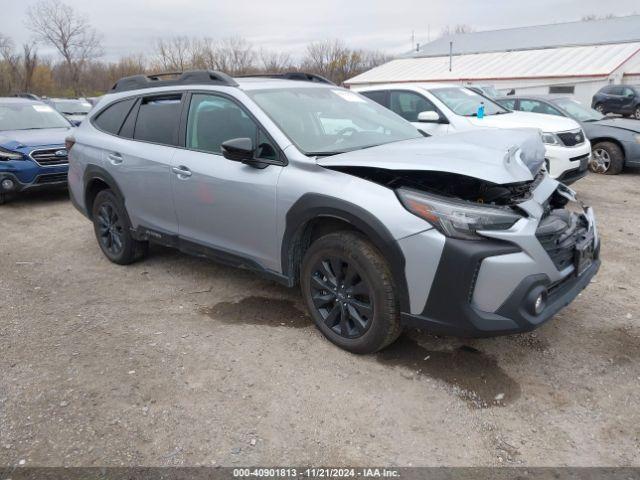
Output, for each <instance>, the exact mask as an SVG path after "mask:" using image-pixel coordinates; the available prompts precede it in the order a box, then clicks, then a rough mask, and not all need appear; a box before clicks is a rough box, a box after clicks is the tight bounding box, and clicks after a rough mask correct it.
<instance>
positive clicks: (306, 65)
mask: <svg viewBox="0 0 640 480" xmlns="http://www.w3.org/2000/svg"><path fill="white" fill-rule="evenodd" d="M388 60H389V57H387V56H386V55H384V54H382V53H380V52H371V51H367V50H353V49H351V48H349V47H347V46H346V45H345V44H344V43H343V42H342V41H340V40H324V41H321V42H313V43H310V44H309V45H307V51H306V55H305V57H304V59H303V61H302V64H301V68H302V69H303V70H305V71H308V72H310V73H317V74H319V75H322V76H324V77H327V78H328V79H329V80H331V81H333V82H335V83H337V84H341V83H343V82H344V81H345V80H347V79H349V78H351V77H354V76H356V75H358V74H359V73H362V72H364V71H365V70H369V69H370V68H373V67H375V66H378V65H380V64H382V63H385V62H386V61H388Z"/></svg>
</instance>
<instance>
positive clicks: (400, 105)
mask: <svg viewBox="0 0 640 480" xmlns="http://www.w3.org/2000/svg"><path fill="white" fill-rule="evenodd" d="M389 101H390V108H391V110H392V111H393V112H395V113H397V114H398V115H400V116H401V117H402V118H404V119H405V120H407V121H409V122H417V121H418V114H419V113H420V112H437V111H438V110H437V109H436V107H435V105H434V104H433V103H431V101H429V100H428V99H426V98H425V97H423V96H422V95H420V94H418V93H415V92H408V91H406V92H404V91H392V92H391V94H390V98H389Z"/></svg>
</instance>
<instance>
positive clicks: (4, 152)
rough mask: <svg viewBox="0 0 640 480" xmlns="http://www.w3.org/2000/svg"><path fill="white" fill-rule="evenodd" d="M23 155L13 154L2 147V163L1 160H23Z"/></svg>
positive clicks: (0, 154) (0, 157)
mask: <svg viewBox="0 0 640 480" xmlns="http://www.w3.org/2000/svg"><path fill="white" fill-rule="evenodd" d="M22 158H23V157H22V154H21V153H18V152H12V151H11V150H6V149H4V148H1V147H0V161H1V160H5V161H6V160H21V159H22Z"/></svg>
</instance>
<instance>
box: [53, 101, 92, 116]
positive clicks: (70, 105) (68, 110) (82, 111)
mask: <svg viewBox="0 0 640 480" xmlns="http://www.w3.org/2000/svg"><path fill="white" fill-rule="evenodd" d="M52 103H53V106H54V108H55V109H56V110H57V111H59V112H60V113H65V114H67V115H86V114H87V113H89V110H91V104H90V103H89V102H83V101H82V100H62V101H58V100H55V101H53V102H52Z"/></svg>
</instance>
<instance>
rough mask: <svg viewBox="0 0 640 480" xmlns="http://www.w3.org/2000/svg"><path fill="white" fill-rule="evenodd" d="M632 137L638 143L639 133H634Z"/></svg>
mask: <svg viewBox="0 0 640 480" xmlns="http://www.w3.org/2000/svg"><path fill="white" fill-rule="evenodd" d="M633 138H634V139H635V140H636V143H640V134H636V135H634V136H633Z"/></svg>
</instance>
